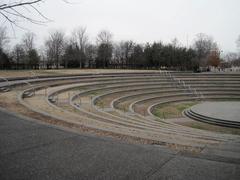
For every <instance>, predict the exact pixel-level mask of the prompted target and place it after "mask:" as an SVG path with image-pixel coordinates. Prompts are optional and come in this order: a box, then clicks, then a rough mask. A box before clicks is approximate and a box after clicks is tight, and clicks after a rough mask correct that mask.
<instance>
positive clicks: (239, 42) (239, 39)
mask: <svg viewBox="0 0 240 180" xmlns="http://www.w3.org/2000/svg"><path fill="white" fill-rule="evenodd" d="M236 44H237V48H238V49H239V52H240V35H239V36H238V39H237V41H236Z"/></svg>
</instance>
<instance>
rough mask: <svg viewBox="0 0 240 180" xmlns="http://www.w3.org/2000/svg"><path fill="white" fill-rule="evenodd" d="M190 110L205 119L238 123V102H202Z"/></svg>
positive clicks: (239, 115)
mask: <svg viewBox="0 0 240 180" xmlns="http://www.w3.org/2000/svg"><path fill="white" fill-rule="evenodd" d="M191 109H192V110H193V111H194V112H196V113H198V114H201V115H203V116H205V117H211V118H216V119H220V120H225V121H234V122H238V123H240V113H239V112H240V102H234V101H229V102H228V101H227V102H204V103H201V104H198V105H195V106H193V107H192V108H191Z"/></svg>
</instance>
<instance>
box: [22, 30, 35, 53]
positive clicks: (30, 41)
mask: <svg viewBox="0 0 240 180" xmlns="http://www.w3.org/2000/svg"><path fill="white" fill-rule="evenodd" d="M34 40H35V34H34V33H32V32H27V33H25V34H24V35H23V39H22V44H23V47H24V49H25V51H26V52H28V51H30V50H32V49H33V48H34Z"/></svg>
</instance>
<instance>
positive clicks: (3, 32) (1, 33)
mask: <svg viewBox="0 0 240 180" xmlns="http://www.w3.org/2000/svg"><path fill="white" fill-rule="evenodd" d="M8 42H9V37H8V35H7V29H6V27H1V26H0V49H2V50H3V49H4V47H5V46H6V45H7V43H8Z"/></svg>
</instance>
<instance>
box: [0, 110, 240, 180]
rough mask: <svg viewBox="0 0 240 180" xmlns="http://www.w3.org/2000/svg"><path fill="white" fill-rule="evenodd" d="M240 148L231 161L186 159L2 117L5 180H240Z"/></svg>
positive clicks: (0, 175) (1, 173)
mask: <svg viewBox="0 0 240 180" xmlns="http://www.w3.org/2000/svg"><path fill="white" fill-rule="evenodd" d="M227 147H228V146H227ZM236 147H237V148H236ZM238 147H240V146H234V148H235V149H234V150H235V151H236V153H235V154H234V153H233V154H232V155H231V154H230V155H229V156H226V155H224V156H221V153H220V155H218V154H217V155H216V150H217V152H219V151H218V149H214V148H213V149H210V148H209V149H205V150H204V151H203V152H202V154H199V155H191V154H187V153H184V154H183V153H181V152H178V151H173V150H170V149H168V148H166V147H164V146H153V145H137V144H127V143H125V142H120V141H118V140H115V139H112V138H104V137H96V136H93V135H88V134H81V133H74V132H71V131H68V130H64V129H62V128H58V127H54V126H50V125H47V124H42V123H38V122H36V121H29V120H26V119H25V118H23V117H19V116H15V115H13V114H10V113H8V112H4V111H0V179H1V180H7V179H14V180H15V179H24V180H28V179H34V180H37V179H39V180H45V179H51V180H52V179H57V180H61V179H67V180H71V179H111V180H112V179H185V180H187V179H204V180H206V179H211V180H212V179H216V180H221V179H228V180H234V179H236V180H237V179H239V178H240V161H239V158H240V157H238V155H239V153H238V151H239V149H238ZM223 149H226V146H224V148H223ZM231 149H232V148H231ZM210 150H212V151H213V150H215V151H213V152H214V153H211V152H212V151H210ZM221 152H222V151H221ZM227 152H228V151H227ZM227 154H228V153H227Z"/></svg>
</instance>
